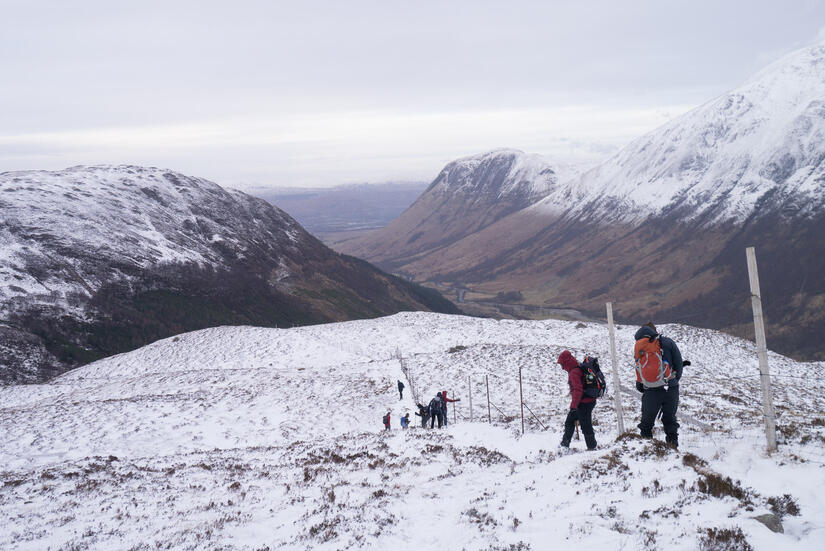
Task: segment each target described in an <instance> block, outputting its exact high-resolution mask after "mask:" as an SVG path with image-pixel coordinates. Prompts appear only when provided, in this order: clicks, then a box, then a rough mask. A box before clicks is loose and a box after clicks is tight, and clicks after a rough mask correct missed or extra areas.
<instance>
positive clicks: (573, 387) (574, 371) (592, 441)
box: [557, 350, 596, 450]
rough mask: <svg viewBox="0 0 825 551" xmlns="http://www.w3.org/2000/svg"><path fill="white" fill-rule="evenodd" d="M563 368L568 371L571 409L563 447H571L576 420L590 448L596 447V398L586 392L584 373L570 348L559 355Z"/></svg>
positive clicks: (567, 419) (566, 424)
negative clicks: (594, 430)
mask: <svg viewBox="0 0 825 551" xmlns="http://www.w3.org/2000/svg"><path fill="white" fill-rule="evenodd" d="M557 363H559V364H560V365H561V368H562V369H564V370H565V371H566V372H567V384H568V385H569V387H570V411H568V412H567V418H566V419H565V420H564V435H563V436H562V438H561V445H562V447H563V448H569V447H570V440H571V439H572V438H573V430H574V429H575V427H576V421H578V422H579V426H580V427H581V428H582V434H584V442H585V444H587V449H588V450H594V449H596V435H595V433H594V432H593V408H594V407H595V406H596V398H595V397H592V396H587V395H586V394H585V392H584V382H583V379H584V374H583V372H582V370H581V368H580V366H579V362H578V361H576V358H574V357H573V354H571V353H570V351H569V350H565V351H564V352H562V353H561V355H560V356H559V359H558V362H557Z"/></svg>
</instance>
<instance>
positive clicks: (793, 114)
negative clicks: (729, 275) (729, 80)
mask: <svg viewBox="0 0 825 551" xmlns="http://www.w3.org/2000/svg"><path fill="white" fill-rule="evenodd" d="M823 158H825V44H822V43H820V44H816V45H814V46H811V47H808V48H805V49H802V50H799V51H797V52H794V53H792V54H790V55H788V56H786V57H785V58H783V59H781V60H779V61H777V62H775V63H773V64H772V65H770V66H768V67H766V68H765V69H763V70H762V71H760V72H759V73H757V74H756V75H754V76H753V77H752V78H750V79H749V80H748V81H747V82H746V83H745V84H743V85H742V86H740V87H738V88H736V89H734V90H732V91H730V92H728V93H726V94H724V95H722V96H720V97H718V98H716V99H714V100H712V101H710V102H708V103H706V104H704V105H701V106H699V107H697V108H696V109H694V110H692V111H690V112H688V113H686V114H685V115H683V116H681V117H679V118H677V119H674V120H673V121H670V122H669V123H667V124H665V125H664V126H662V127H660V128H658V129H656V130H654V131H653V132H650V133H648V134H646V135H645V136H642V137H640V138H638V139H636V140H634V141H633V142H631V143H630V144H629V145H628V146H626V147H625V148H623V149H622V150H621V151H619V152H618V153H617V154H616V155H614V156H613V157H611V158H610V159H608V160H607V161H606V162H604V163H603V164H601V165H600V166H598V167H596V168H595V169H593V170H591V171H589V172H587V173H585V174H584V175H582V176H581V177H580V178H578V179H576V180H575V181H574V182H573V183H572V186H571V189H569V190H568V189H563V190H558V191H557V192H556V193H551V194H550V195H549V196H548V197H547V198H546V199H545V200H544V201H542V204H541V205H540V206H538V207H537V208H543V209H549V210H558V206H559V203H560V201H562V200H564V201H565V203H567V204H569V203H570V196H569V195H567V193H568V192H572V197H574V198H575V201H574V203H575V204H581V205H589V206H590V207H591V208H592V207H593V206H594V205H595V206H596V207H597V208H599V207H598V205H601V208H603V209H606V210H607V211H609V213H607V212H606V215H607V218H608V219H615V218H621V219H625V220H634V219H635V220H642V219H644V218H646V217H649V216H650V215H652V214H665V215H667V214H668V213H674V212H679V211H681V214H680V216H685V217H688V218H691V217H697V216H700V215H702V214H704V213H710V216H709V217H708V219H709V220H711V221H715V222H721V221H741V220H744V219H745V218H747V217H748V216H750V215H751V214H752V213H753V212H754V211H755V209H756V207H757V204H758V203H759V201H760V200H761V199H762V198H763V197H765V196H766V195H767V194H770V193H774V194H775V198H776V200H774V201H772V203H773V204H775V205H776V206H777V207H778V208H784V207H785V206H787V204H788V203H789V202H790V203H793V204H794V205H795V206H794V208H793V210H794V211H795V212H796V211H799V210H801V211H806V210H807V211H813V210H814V209H816V208H817V206H818V205H821V203H822V199H823V197H825V194H823V191H825V183H823V182H825V180H823V178H822V176H823V175H825V167H823V166H822V165H821V164H820V162H821V160H822V159H823ZM565 187H566V186H565ZM605 198H609V200H607V201H606V200H605ZM806 198H808V199H810V200H808V199H806Z"/></svg>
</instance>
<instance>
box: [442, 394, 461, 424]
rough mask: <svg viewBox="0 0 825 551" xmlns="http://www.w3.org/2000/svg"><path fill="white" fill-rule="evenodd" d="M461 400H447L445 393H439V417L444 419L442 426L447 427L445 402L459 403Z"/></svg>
mask: <svg viewBox="0 0 825 551" xmlns="http://www.w3.org/2000/svg"><path fill="white" fill-rule="evenodd" d="M460 401H461V398H456V399H454V400H453V399H452V398H447V391H446V390H442V391H441V416H442V417H444V426H445V427H446V426H447V402H460Z"/></svg>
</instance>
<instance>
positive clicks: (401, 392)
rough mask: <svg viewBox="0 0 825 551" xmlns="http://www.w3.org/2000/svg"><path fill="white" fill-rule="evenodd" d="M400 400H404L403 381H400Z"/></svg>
mask: <svg viewBox="0 0 825 551" xmlns="http://www.w3.org/2000/svg"><path fill="white" fill-rule="evenodd" d="M398 399H399V400H403V399H404V383H402V382H401V381H398Z"/></svg>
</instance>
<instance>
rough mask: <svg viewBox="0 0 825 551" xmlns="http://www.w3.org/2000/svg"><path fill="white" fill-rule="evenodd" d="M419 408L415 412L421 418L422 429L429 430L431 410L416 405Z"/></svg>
mask: <svg viewBox="0 0 825 551" xmlns="http://www.w3.org/2000/svg"><path fill="white" fill-rule="evenodd" d="M415 405H416V406H418V411H416V412H415V414H416V415H418V416H419V417H421V427H422V428H425V429H426V428H427V421H429V420H430V408H428V407H427V406H424V405H421V404H415Z"/></svg>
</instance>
